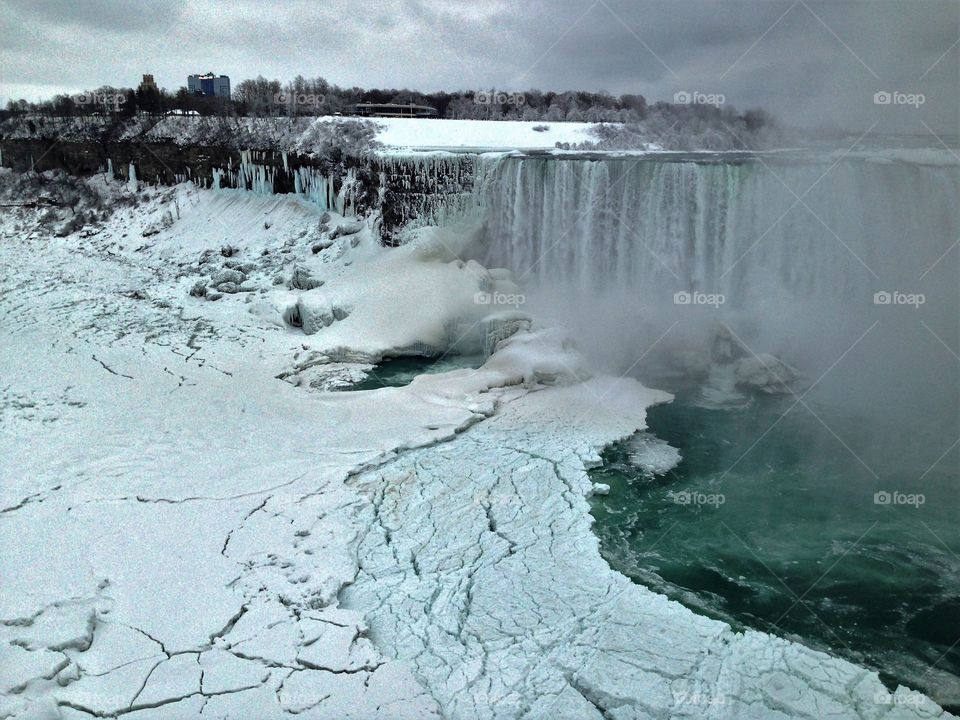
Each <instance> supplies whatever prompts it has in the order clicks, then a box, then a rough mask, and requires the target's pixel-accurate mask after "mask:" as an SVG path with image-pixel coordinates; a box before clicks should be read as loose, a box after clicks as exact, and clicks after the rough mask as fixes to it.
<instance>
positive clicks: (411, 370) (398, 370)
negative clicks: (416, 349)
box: [343, 355, 484, 390]
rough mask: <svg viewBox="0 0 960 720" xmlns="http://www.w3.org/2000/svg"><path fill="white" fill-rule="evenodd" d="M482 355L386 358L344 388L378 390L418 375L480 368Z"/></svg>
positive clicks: (399, 385) (402, 382) (399, 384)
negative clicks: (361, 378) (360, 378)
mask: <svg viewBox="0 0 960 720" xmlns="http://www.w3.org/2000/svg"><path fill="white" fill-rule="evenodd" d="M483 362H484V358H483V356H481V355H443V356H441V357H439V358H423V357H399V358H390V359H387V360H384V361H383V362H381V363H380V364H378V365H377V366H376V367H375V368H374V369H373V370H371V371H370V374H369V375H367V377H365V378H364V379H363V380H361V381H360V382H358V383H354V384H353V385H348V386H346V387H344V388H343V390H376V389H378V388H384V387H403V386H404V385H409V384H410V383H411V382H412V381H413V379H414V378H415V377H417V375H432V374H435V373H443V372H449V371H450V370H460V369H462V368H478V367H480V366H481V365H483Z"/></svg>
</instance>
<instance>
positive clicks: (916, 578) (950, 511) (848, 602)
mask: <svg viewBox="0 0 960 720" xmlns="http://www.w3.org/2000/svg"><path fill="white" fill-rule="evenodd" d="M700 399H701V398H700V396H699V395H698V393H697V392H696V391H695V390H689V389H688V390H685V391H682V392H680V393H679V394H678V396H677V399H676V401H675V402H674V403H672V404H668V405H663V406H660V407H657V408H653V409H651V411H650V412H649V417H648V424H649V428H648V433H649V434H651V435H654V436H656V438H660V439H662V440H665V441H667V442H668V443H669V444H670V445H671V446H673V447H674V448H678V449H679V450H680V452H681V454H682V456H683V459H682V461H681V462H680V464H679V465H677V466H676V467H674V468H673V469H672V470H670V471H668V472H666V473H664V474H662V475H653V474H651V473H650V472H646V471H644V470H643V469H642V468H641V467H638V466H637V464H635V462H634V463H631V461H630V457H629V456H630V451H631V445H630V444H629V442H627V443H619V444H616V445H614V446H612V447H610V448H608V449H607V451H606V452H605V454H604V461H605V462H604V465H603V466H602V467H600V468H597V469H596V470H594V471H592V476H593V480H594V481H596V482H603V483H606V484H608V485H610V488H611V489H610V493H609V494H608V495H606V496H596V497H595V498H594V500H593V513H594V516H595V518H596V532H597V533H598V535H599V538H600V541H601V546H602V552H603V554H604V556H605V557H606V558H607V560H608V561H609V562H610V564H611V565H612V566H613V567H614V568H616V569H617V570H619V571H621V572H623V573H624V574H626V575H628V576H629V577H631V578H632V579H634V580H635V581H636V582H639V583H642V584H644V585H647V586H648V587H650V588H652V589H654V590H657V591H659V592H663V593H665V594H667V595H668V596H670V597H672V598H674V599H676V600H679V601H680V602H683V603H684V604H686V605H687V606H689V607H691V608H694V609H696V610H697V611H699V612H702V613H704V614H707V615H710V616H713V617H716V618H720V619H723V620H726V621H728V622H730V623H732V624H733V625H734V626H735V627H739V628H744V627H751V628H756V629H760V630H765V631H768V632H771V633H774V634H777V635H779V636H782V637H788V638H791V639H794V640H798V641H800V642H803V643H804V644H806V645H808V646H811V647H814V648H818V649H822V650H826V651H829V652H831V653H833V654H837V655H841V656H843V657H846V658H848V659H850V660H852V661H854V662H857V663H860V664H863V665H866V666H868V667H871V668H873V669H876V670H878V671H879V672H880V673H881V677H882V678H883V679H884V681H885V682H887V683H888V684H889V685H891V686H895V685H897V684H905V685H907V686H909V687H912V688H914V689H917V690H921V691H923V692H925V693H927V694H929V695H930V696H932V697H933V698H934V699H935V700H937V701H938V702H939V703H940V704H942V705H944V706H948V707H951V708H952V709H953V710H956V709H958V708H960V645H957V644H955V643H957V641H958V639H960V557H958V554H960V528H958V524H957V519H958V493H957V470H956V467H957V461H956V451H954V454H953V455H950V454H949V453H948V455H947V456H946V457H945V458H944V460H943V461H942V462H941V463H940V464H938V465H937V466H936V467H935V468H934V469H933V470H927V468H928V467H929V465H930V463H931V462H932V461H931V460H929V458H931V457H932V458H933V459H934V460H935V459H936V458H937V457H938V456H939V455H940V452H934V449H940V451H941V452H942V449H946V448H947V447H948V446H949V444H950V443H949V440H948V439H949V437H950V433H951V432H953V430H952V425H951V423H949V422H948V423H947V426H948V427H945V428H942V430H944V431H945V432H935V433H934V436H936V437H937V438H938V439H943V440H944V444H942V445H936V444H935V443H932V442H927V439H924V442H923V443H922V444H924V445H931V447H929V448H926V450H927V452H921V450H920V449H919V448H918V447H914V448H912V449H911V447H910V443H909V442H906V441H905V440H904V438H902V437H900V438H896V437H894V438H888V439H886V440H884V439H883V438H882V436H880V437H878V434H879V433H880V432H887V429H886V428H879V427H878V426H877V424H876V423H874V422H871V421H870V418H865V417H858V416H856V415H854V414H844V413H842V412H840V411H839V410H831V409H830V408H829V407H823V406H819V405H813V404H811V405H810V410H807V409H806V408H805V407H803V406H802V405H794V402H793V401H794V398H793V397H791V396H787V397H786V398H785V399H775V398H769V397H766V398H760V399H754V400H753V401H751V402H749V403H747V404H745V405H743V406H739V407H738V406H732V407H722V406H721V407H707V406H704V405H703V404H702V403H701V402H700ZM808 404H809V403H808ZM791 405H794V407H793V409H792V410H789V411H788V408H790V407H791ZM784 413H785V414H784ZM814 413H816V415H814ZM818 418H819V419H818ZM899 432H900V433H901V434H910V435H914V436H916V437H920V438H921V439H923V438H925V436H924V433H922V432H920V431H919V430H918V429H917V428H912V427H907V428H901V429H900V430H899ZM652 440H653V438H650V437H648V438H647V442H646V443H645V444H642V445H641V452H640V456H641V458H640V459H642V458H643V455H644V453H646V454H647V455H649V454H650V450H649V446H650V442H651V441H652ZM654 449H656V448H655V446H654ZM931 453H933V454H931ZM874 472H876V474H877V475H878V476H879V477H874ZM924 473H926V474H924ZM894 490H895V491H897V492H899V493H901V494H900V495H897V496H895V497H894V496H892V495H891V499H890V502H889V503H886V504H885V503H884V500H885V499H886V497H887V496H884V495H880V496H877V497H875V493H878V492H884V491H886V492H892V491H894ZM920 495H922V498H921V497H920Z"/></svg>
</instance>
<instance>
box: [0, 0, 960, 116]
mask: <svg viewBox="0 0 960 720" xmlns="http://www.w3.org/2000/svg"><path fill="white" fill-rule="evenodd" d="M0 7H2V8H3V12H2V13H0V15H2V19H0V47H2V53H3V57H2V63H0V96H2V97H3V100H4V101H5V100H6V98H8V97H11V96H14V97H20V96H28V97H31V99H33V98H36V97H38V96H45V95H50V94H52V93H54V92H71V91H76V90H80V89H83V88H88V87H95V86H98V85H100V84H104V83H108V84H113V85H128V86H129V85H135V84H136V83H137V81H138V80H139V76H140V74H141V73H143V72H153V73H154V74H155V75H156V76H157V79H158V81H159V82H160V83H161V84H162V85H164V86H166V87H168V88H172V89H175V88H177V87H179V86H180V85H182V84H184V82H185V78H186V75H187V74H189V73H192V72H197V71H205V70H213V71H216V72H223V73H226V74H228V75H230V76H231V77H232V78H233V79H234V80H235V81H236V80H240V79H243V78H245V77H252V76H255V75H257V74H263V75H266V76H268V77H278V78H280V79H289V78H291V77H293V76H294V75H296V74H298V73H302V74H304V75H307V76H311V75H323V76H324V77H326V78H327V79H329V80H330V81H331V82H335V83H337V84H340V85H361V86H368V87H372V86H381V87H383V86H386V87H405V86H406V87H411V88H419V89H422V90H438V89H447V90H453V89H476V88H481V87H491V86H496V87H499V88H503V89H506V90H516V89H526V88H529V87H538V88H541V89H544V90H562V89H586V90H597V89H601V88H602V89H605V90H608V91H610V92H612V93H623V92H639V93H642V94H644V95H646V96H647V97H648V99H650V100H658V99H664V100H669V99H671V98H672V97H673V94H674V93H675V92H677V91H680V90H686V91H694V90H698V91H701V92H704V93H711V92H712V93H723V94H724V95H725V96H726V98H727V100H728V102H731V103H733V104H735V105H736V106H737V107H742V108H743V107H756V106H760V107H766V108H768V109H770V110H772V111H773V112H774V113H776V114H777V115H779V116H781V117H782V118H783V119H784V120H786V121H788V122H791V123H795V124H800V125H818V124H833V125H842V126H845V127H848V128H850V129H858V128H866V127H868V126H870V125H871V124H872V123H874V122H879V123H880V125H879V126H878V127H879V128H880V129H885V130H890V131H912V132H925V129H924V127H923V125H922V123H921V122H920V120H923V122H925V123H927V124H928V125H930V126H931V127H933V128H935V129H936V130H937V131H938V132H944V133H956V131H957V127H958V124H960V108H958V97H957V96H958V86H960V62H958V57H960V50H958V46H957V45H956V44H955V43H956V42H957V39H958V37H960V3H958V2H957V0H925V1H924V2H922V3H919V2H907V1H906V0H843V1H841V2H823V1H822V0H821V1H815V0H796V1H794V0H677V2H664V1H663V0H596V1H591V0H533V1H532V2H528V3H522V4H521V3H514V2H509V1H508V0H480V1H477V2H471V3H463V2H460V1H459V0H369V1H367V0H363V1H352V2H350V1H347V0H328V1H327V2H322V3H318V2H313V1H310V2H307V1H306V0H275V1H274V2H270V3H267V2H264V1H262V0H234V2H231V3H222V2H217V1H216V0H144V1H143V2H123V1H121V0H85V1H84V2H82V3H78V2H76V1H75V0H60V1H57V0H44V1H39V0H0ZM951 48H952V49H951ZM944 53H946V55H944ZM938 59H939V62H937V61H938ZM935 63H936V64H935ZM931 67H933V69H932V70H931V69H930V68H931ZM881 90H887V91H893V90H897V91H901V92H905V93H923V94H924V95H925V96H926V103H925V104H924V105H923V106H922V107H921V108H919V109H916V108H912V107H890V106H877V105H875V104H874V103H873V96H874V93H876V92H878V91H881Z"/></svg>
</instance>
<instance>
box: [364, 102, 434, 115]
mask: <svg viewBox="0 0 960 720" xmlns="http://www.w3.org/2000/svg"><path fill="white" fill-rule="evenodd" d="M353 111H354V112H355V113H356V114H357V115H363V116H365V117H436V116H437V109H436V108H432V107H430V106H429V105H414V104H413V103H409V104H406V105H401V104H399V103H360V104H358V105H354V106H353Z"/></svg>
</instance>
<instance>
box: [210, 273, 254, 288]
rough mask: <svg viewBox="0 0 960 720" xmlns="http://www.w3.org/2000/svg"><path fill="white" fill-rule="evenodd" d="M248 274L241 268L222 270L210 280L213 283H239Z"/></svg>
mask: <svg viewBox="0 0 960 720" xmlns="http://www.w3.org/2000/svg"><path fill="white" fill-rule="evenodd" d="M246 279H247V276H246V275H245V274H244V273H242V272H240V271H239V270H221V271H220V272H218V273H217V274H216V275H214V276H213V278H212V279H211V280H210V284H211V285H220V284H221V283H233V284H234V285H239V284H240V283H242V282H243V281H244V280H246Z"/></svg>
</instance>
